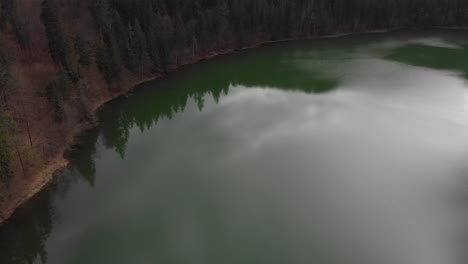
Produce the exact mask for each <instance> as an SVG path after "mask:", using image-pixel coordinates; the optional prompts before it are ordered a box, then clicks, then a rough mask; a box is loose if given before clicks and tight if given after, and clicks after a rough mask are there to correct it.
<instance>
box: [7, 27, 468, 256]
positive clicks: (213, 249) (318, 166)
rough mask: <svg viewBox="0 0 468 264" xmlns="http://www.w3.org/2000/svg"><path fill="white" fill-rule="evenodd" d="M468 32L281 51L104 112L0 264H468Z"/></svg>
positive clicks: (235, 57) (222, 60) (33, 205)
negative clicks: (467, 263)
mask: <svg viewBox="0 0 468 264" xmlns="http://www.w3.org/2000/svg"><path fill="white" fill-rule="evenodd" d="M467 80H468V33H467V32H451V31H450V32H437V31H436V32H397V33H386V34H377V35H359V36H352V37H341V38H335V39H320V40H307V41H295V42H286V43H278V44H271V45H266V46H263V47H260V48H257V49H252V50H247V51H242V52H235V53H232V54H230V55H225V56H221V57H219V58H216V59H213V60H209V61H204V62H200V63H198V64H195V65H192V66H187V67H184V68H183V69H181V70H180V71H178V72H175V73H172V74H170V75H169V76H167V77H166V78H164V79H161V80H157V81H153V82H148V83H145V84H143V85H141V86H140V87H138V88H137V89H136V90H135V91H134V93H133V95H132V96H130V97H128V98H120V99H118V100H116V101H113V102H111V103H109V104H108V105H106V106H105V107H104V108H103V109H102V111H101V112H100V113H99V118H100V120H101V123H100V125H99V126H98V127H97V128H96V129H93V130H90V131H88V132H86V133H85V134H84V135H82V136H81V137H80V141H81V142H82V143H81V144H80V145H78V146H76V147H75V148H74V150H73V151H71V153H70V154H69V159H70V161H71V165H70V168H69V169H68V170H66V171H65V172H64V173H63V175H61V176H60V177H59V178H58V179H57V181H56V183H55V184H53V185H52V186H50V187H49V188H48V189H47V190H44V191H43V192H41V193H40V194H39V195H38V196H37V197H36V198H34V199H33V200H32V201H31V202H29V203H28V204H27V205H25V206H24V208H22V209H21V210H19V211H18V213H17V214H16V215H15V217H14V218H13V219H12V221H10V222H9V223H8V224H7V225H5V226H3V227H1V228H0V263H2V264H20V263H21V264H22V263H35V264H36V263H37V264H39V263H42V264H94V263H96V264H103V263H112V264H119V263H122V264H128V263H132V264H149V263H165V264H169V263H172V264H185V263H190V264H211V263H213V264H221V263H223V264H231V263H232V264H239V263H243V264H250V263H252V264H253V263H256V264H259V263H269V264H270V263H290V264H302V263H309V264H310V263H318V264H374V263H381V264H458V263H460V264H461V263H466V262H467V260H468V256H467V252H468V250H467V248H468V247H467V246H468V82H467Z"/></svg>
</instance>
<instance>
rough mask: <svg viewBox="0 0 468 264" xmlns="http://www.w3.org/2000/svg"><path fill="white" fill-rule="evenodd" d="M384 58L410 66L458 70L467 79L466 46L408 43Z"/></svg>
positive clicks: (467, 51) (467, 49) (467, 53)
mask: <svg viewBox="0 0 468 264" xmlns="http://www.w3.org/2000/svg"><path fill="white" fill-rule="evenodd" d="M385 58H386V59H388V60H391V61H396V62H401V63H404V64H407V65H412V66H418V67H425V68H431V69H434V70H447V71H454V72H459V73H461V74H462V75H463V77H464V78H465V79H467V80H468V46H462V47H459V48H450V47H435V46H427V45H423V44H410V45H405V46H402V47H400V48H397V49H395V50H393V51H392V52H391V53H390V54H389V55H387V56H386V57H385Z"/></svg>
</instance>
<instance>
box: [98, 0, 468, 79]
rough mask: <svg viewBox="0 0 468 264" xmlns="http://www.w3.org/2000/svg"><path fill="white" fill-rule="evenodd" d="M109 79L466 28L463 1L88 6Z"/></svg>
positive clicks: (214, 0) (109, 0)
mask: <svg viewBox="0 0 468 264" xmlns="http://www.w3.org/2000/svg"><path fill="white" fill-rule="evenodd" d="M89 8H90V11H91V13H92V14H93V17H94V18H95V21H96V25H97V28H98V30H99V32H100V34H101V36H102V42H101V46H100V47H99V48H98V51H97V63H98V65H99V68H100V69H101V71H102V72H103V74H104V75H105V76H106V79H107V80H108V81H112V80H115V79H116V77H117V76H119V74H120V73H121V72H122V69H124V68H126V69H128V70H130V71H132V72H142V71H143V72H144V71H152V72H154V71H159V72H166V71H167V70H168V69H169V68H170V67H172V66H174V65H177V64H180V63H183V62H185V61H190V60H191V59H193V58H196V57H199V56H203V55H205V54H207V53H208V52H211V51H216V50H223V49H227V48H238V47H244V46H247V45H251V44H255V43H257V42H261V41H269V40H279V39H287V38H303V37H309V36H317V35H324V34H336V33H340V32H356V31H367V30H379V29H388V28H399V27H432V26H451V25H466V24H468V17H467V16H466V10H467V9H468V2H467V1H463V0H413V1H407V0H380V1H375V0H354V1H350V0H315V1H311V0H291V1H280V0H194V1H181V0H142V1H128V0H92V1H90V2H89Z"/></svg>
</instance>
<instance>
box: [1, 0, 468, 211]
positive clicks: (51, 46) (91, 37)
mask: <svg viewBox="0 0 468 264" xmlns="http://www.w3.org/2000/svg"><path fill="white" fill-rule="evenodd" d="M465 26H468V1H465V0H380V1H375V0H289V1H282V0H191V1H182V0H138V1H137V0H87V1H83V0H0V183H1V184H0V185H1V186H0V209H3V208H5V207H8V206H9V205H5V203H8V201H9V200H11V197H14V196H21V195H22V192H25V190H24V189H28V188H32V187H31V186H33V185H34V182H37V179H36V178H37V177H38V176H37V175H36V174H37V171H40V169H41V168H43V167H45V166H46V165H47V164H50V163H53V162H54V161H56V160H57V157H61V156H62V155H63V153H64V151H65V150H66V149H67V148H68V147H69V146H70V144H72V143H73V142H74V136H75V135H76V133H77V131H81V130H82V129H84V128H87V127H90V126H93V125H94V124H95V123H96V122H97V120H96V118H95V115H94V112H95V110H96V108H97V107H99V106H100V105H102V103H104V102H106V101H108V100H110V99H112V98H114V97H115V96H117V95H120V94H122V93H125V92H127V91H128V90H129V89H130V88H131V87H132V86H134V85H135V84H137V83H140V82H142V81H144V80H148V79H151V78H155V77H160V76H164V75H165V74H167V73H168V72H171V71H174V70H175V69H177V68H178V67H180V66H182V65H185V64H189V63H193V62H196V61H198V60H200V59H204V58H208V57H211V56H214V55H217V54H222V53H226V52H229V51H232V50H237V49H242V48H246V47H250V46H255V45H258V44H261V43H266V42H270V41H278V40H289V39H302V38H313V37H318V36H324V35H337V34H347V33H361V32H362V33H364V32H372V31H385V30H393V29H413V28H416V29H422V28H435V27H447V28H463V27H465ZM25 186H28V187H25ZM0 216H2V212H1V211H0Z"/></svg>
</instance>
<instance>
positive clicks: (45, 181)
mask: <svg viewBox="0 0 468 264" xmlns="http://www.w3.org/2000/svg"><path fill="white" fill-rule="evenodd" d="M435 29H437V28H435ZM439 29H452V30H466V29H464V28H463V29H459V28H454V27H451V28H450V27H447V28H439ZM398 30H402V28H392V29H386V30H371V31H364V32H348V33H340V34H334V35H323V36H313V37H306V38H288V39H282V40H273V41H272V40H270V41H258V42H257V43H255V44H253V45H250V46H246V47H243V48H240V49H239V48H230V49H225V50H220V51H214V52H210V53H208V54H207V55H205V56H202V57H198V58H195V59H193V60H191V61H190V62H188V63H183V64H180V65H178V66H176V67H174V68H172V69H171V70H170V71H169V73H172V72H175V71H177V70H179V69H181V68H182V67H184V66H186V65H193V64H196V63H197V62H200V61H203V60H209V59H213V58H215V57H218V56H221V55H226V54H229V53H232V52H235V51H239V50H248V49H253V48H257V47H260V46H262V45H267V44H273V43H281V42H289V41H298V40H314V39H331V38H339V37H345V36H353V35H368V34H379V33H387V32H392V31H398ZM164 76H166V75H157V74H156V75H151V76H144V77H141V76H140V77H133V79H132V78H130V79H131V81H129V85H128V87H126V88H125V89H123V90H122V91H119V92H116V93H113V94H111V95H109V96H107V97H105V98H102V99H101V100H99V101H98V102H96V103H95V105H94V107H93V112H94V113H96V112H97V111H99V109H100V108H101V107H103V106H104V105H106V104H107V103H109V102H111V101H113V100H115V99H117V98H119V97H121V96H124V95H126V94H129V93H130V92H131V91H132V90H134V89H135V88H136V87H138V86H139V85H140V84H142V83H145V82H148V81H153V80H157V79H159V78H161V77H164ZM91 127H92V125H90V124H76V125H75V127H74V128H73V130H72V133H70V134H69V135H68V136H69V137H68V140H67V144H66V145H65V146H64V147H63V148H62V149H61V150H60V151H59V152H58V153H57V154H56V156H55V157H54V158H52V159H51V160H49V162H47V163H46V164H45V165H44V166H42V167H40V168H39V169H38V170H37V171H36V172H35V173H34V174H33V177H31V178H32V179H34V181H33V182H32V183H30V184H28V186H25V188H24V189H22V190H21V191H20V192H19V193H12V194H10V197H11V200H10V201H8V202H6V203H5V205H4V208H0V227H1V226H2V225H3V224H5V223H7V222H8V221H9V220H10V219H11V217H12V216H13V215H14V213H15V212H16V210H17V209H19V208H21V207H22V206H24V204H26V203H27V202H28V201H29V200H30V199H32V198H33V197H34V196H35V195H36V194H38V193H39V192H40V191H42V190H43V189H44V188H45V187H47V186H48V185H49V184H52V183H53V179H54V178H55V177H57V176H59V173H60V172H61V171H63V170H64V169H66V168H67V166H68V165H69V161H68V160H67V159H65V158H64V154H65V152H66V151H67V150H69V149H70V148H71V147H72V146H73V145H75V144H76V143H77V142H76V137H77V136H79V135H80V134H81V133H83V132H84V131H86V130H88V129H90V128H91Z"/></svg>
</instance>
